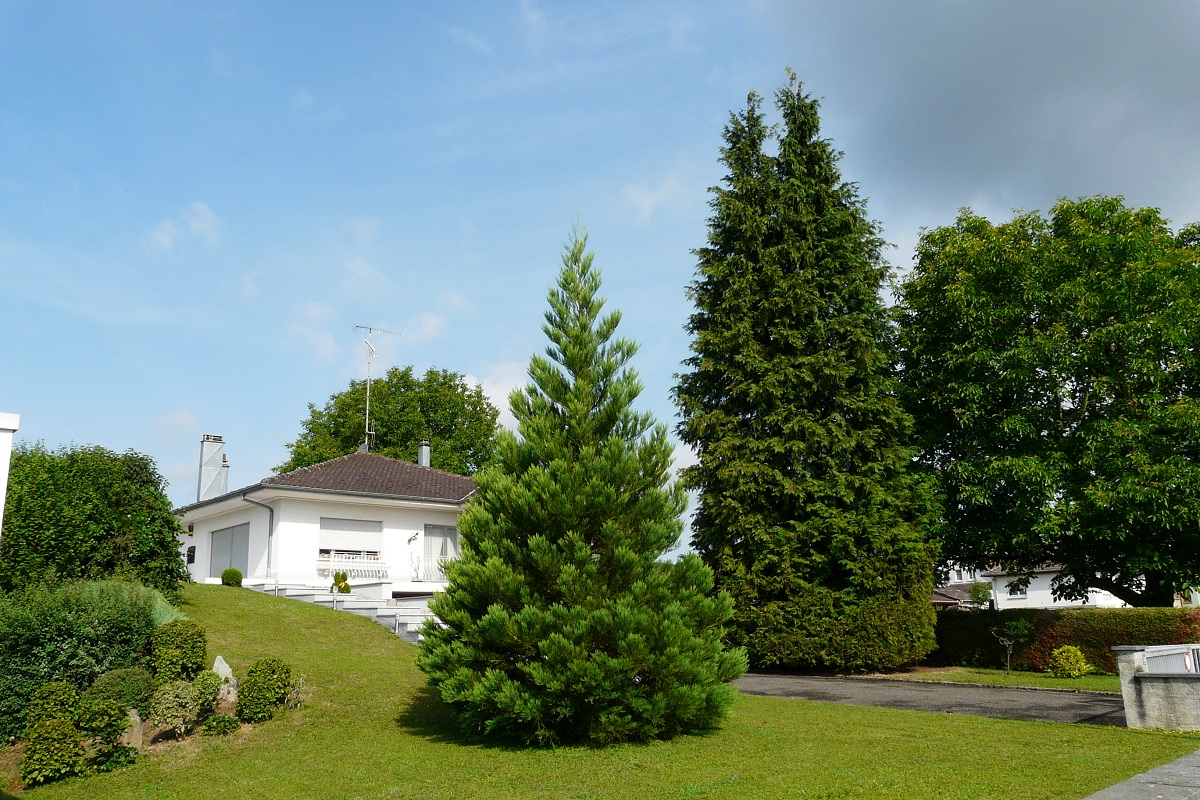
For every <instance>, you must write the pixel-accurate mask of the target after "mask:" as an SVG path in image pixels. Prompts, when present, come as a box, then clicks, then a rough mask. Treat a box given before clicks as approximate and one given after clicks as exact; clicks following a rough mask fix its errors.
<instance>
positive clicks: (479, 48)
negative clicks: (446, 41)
mask: <svg viewBox="0 0 1200 800" xmlns="http://www.w3.org/2000/svg"><path fill="white" fill-rule="evenodd" d="M448 33H449V35H450V40H451V41H452V42H454V43H455V44H461V45H462V46H463V47H466V48H468V49H470V50H474V51H475V52H476V53H481V54H483V55H485V56H490V55H492V54H493V53H495V50H494V49H493V48H492V45H491V44H490V43H489V42H488V40H487V37H486V36H484V35H482V34H479V33H475V32H474V31H468V30H464V29H462V28H459V27H453V28H451V29H450V30H449V31H448Z"/></svg>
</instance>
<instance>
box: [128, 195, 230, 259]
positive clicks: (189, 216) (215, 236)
mask: <svg viewBox="0 0 1200 800" xmlns="http://www.w3.org/2000/svg"><path fill="white" fill-rule="evenodd" d="M185 233H186V234H187V235H188V236H189V237H190V238H192V239H195V240H197V241H199V242H200V243H202V244H203V245H204V246H205V247H207V248H209V249H210V250H211V249H212V248H214V247H216V246H217V245H218V244H219V243H220V240H221V219H220V217H218V216H217V214H216V212H214V211H213V210H212V208H210V207H209V205H208V203H203V202H200V201H199V200H196V201H193V202H192V203H191V204H190V205H189V206H188V207H187V209H186V210H184V211H183V212H181V213H180V214H179V215H178V216H175V217H169V218H167V219H164V220H163V221H162V222H160V223H158V224H157V225H155V226H154V227H153V228H151V229H150V232H149V233H148V234H146V248H147V249H148V250H150V252H152V253H171V252H174V250H175V248H176V247H177V246H179V245H180V244H181V242H182V241H183V235H184V234H185Z"/></svg>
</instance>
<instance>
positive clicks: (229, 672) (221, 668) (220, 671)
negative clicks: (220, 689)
mask: <svg viewBox="0 0 1200 800" xmlns="http://www.w3.org/2000/svg"><path fill="white" fill-rule="evenodd" d="M213 672H215V673H217V677H219V678H220V679H221V680H223V681H230V682H232V681H233V679H234V678H233V669H232V668H231V667H230V666H229V663H228V662H226V661H225V659H224V658H222V657H221V656H217V660H216V661H214V662H213Z"/></svg>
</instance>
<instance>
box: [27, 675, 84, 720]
mask: <svg viewBox="0 0 1200 800" xmlns="http://www.w3.org/2000/svg"><path fill="white" fill-rule="evenodd" d="M78 716H79V692H77V691H75V687H74V686H72V685H71V684H69V683H67V682H66V681H51V682H50V683H47V684H46V685H45V686H43V687H41V688H40V689H38V690H37V691H36V692H34V693H33V697H31V698H29V710H28V711H26V712H25V730H26V731H29V730H32V729H33V728H34V726H36V725H37V724H38V723H39V722H45V721H46V720H48V719H65V720H67V721H68V722H71V723H74V722H75V718H76V717H78Z"/></svg>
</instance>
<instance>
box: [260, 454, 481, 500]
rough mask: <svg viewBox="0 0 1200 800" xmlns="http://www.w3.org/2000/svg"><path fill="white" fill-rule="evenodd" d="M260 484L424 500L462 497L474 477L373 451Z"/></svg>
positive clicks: (266, 479)
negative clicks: (422, 465)
mask: <svg viewBox="0 0 1200 800" xmlns="http://www.w3.org/2000/svg"><path fill="white" fill-rule="evenodd" d="M259 483H261V484H262V485H264V486H295V487H296V488H299V489H324V490H325V491H330V492H354V493H358V494H382V495H395V496H397V497H417V498H421V499H424V500H451V501H454V502H458V501H460V500H464V499H466V497H467V495H469V494H470V493H471V492H473V491H475V481H473V480H471V479H470V478H468V477H466V476H465V475H455V474H454V473H452V472H443V471H442V470H440V469H432V468H431V467H420V466H417V465H416V464H414V463H412V462H411V461H401V460H399V459H397V458H387V457H386V456H380V455H376V454H374V453H351V454H350V455H347V456H342V457H341V458H335V459H333V460H331V461H322V462H321V463H320V464H313V465H312V466H311V467H301V468H300V469H295V470H292V471H291V472H285V473H283V474H282V475H272V476H271V477H269V478H263V479H262V480H261V481H260V482H259Z"/></svg>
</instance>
